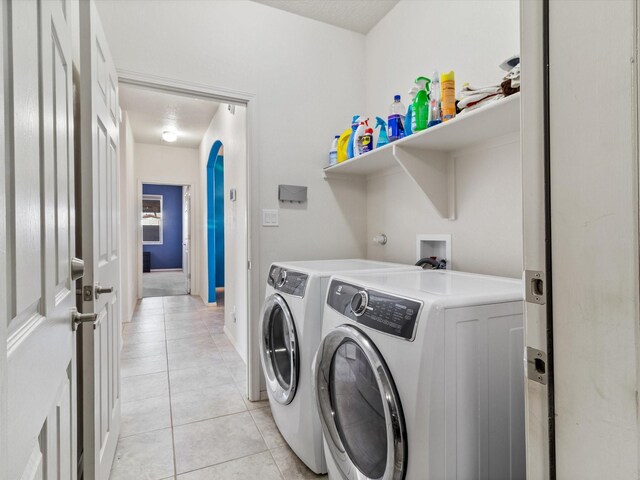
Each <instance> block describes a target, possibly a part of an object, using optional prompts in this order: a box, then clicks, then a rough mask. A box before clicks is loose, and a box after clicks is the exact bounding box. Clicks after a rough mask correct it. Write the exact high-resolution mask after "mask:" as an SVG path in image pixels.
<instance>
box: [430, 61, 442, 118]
mask: <svg viewBox="0 0 640 480" xmlns="http://www.w3.org/2000/svg"><path fill="white" fill-rule="evenodd" d="M432 78H433V79H432V80H431V98H430V100H429V123H428V124H427V127H433V126H434V125H438V124H439V123H442V113H441V111H440V75H438V72H437V71H436V72H433V77H432Z"/></svg>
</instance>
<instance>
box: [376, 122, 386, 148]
mask: <svg viewBox="0 0 640 480" xmlns="http://www.w3.org/2000/svg"><path fill="white" fill-rule="evenodd" d="M378 127H380V132H379V133H378V143H376V148H380V147H384V146H385V145H386V144H387V143H389V136H388V135H387V122H385V121H384V120H383V119H382V118H380V117H376V128H378Z"/></svg>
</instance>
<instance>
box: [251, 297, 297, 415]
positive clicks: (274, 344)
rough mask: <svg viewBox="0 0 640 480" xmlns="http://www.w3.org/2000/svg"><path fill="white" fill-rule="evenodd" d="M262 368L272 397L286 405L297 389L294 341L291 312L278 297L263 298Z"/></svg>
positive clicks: (295, 339)
mask: <svg viewBox="0 0 640 480" xmlns="http://www.w3.org/2000/svg"><path fill="white" fill-rule="evenodd" d="M260 331H261V332H262V335H261V342H260V343H261V345H260V353H261V356H262V366H263V370H264V375H265V377H266V380H267V387H268V388H269V390H270V391H271V394H272V398H274V399H275V400H276V401H277V402H278V403H281V404H283V405H288V404H289V403H291V401H292V400H293V398H294V397H295V394H296V388H297V386H298V370H299V365H298V362H299V360H298V359H299V356H298V338H297V336H296V328H295V324H294V321H293V316H292V315H291V311H290V310H289V307H288V306H287V302H285V300H284V298H282V296H280V295H278V294H274V295H271V296H270V297H269V298H267V300H266V302H265V304H264V308H263V312H262V320H261V328H260Z"/></svg>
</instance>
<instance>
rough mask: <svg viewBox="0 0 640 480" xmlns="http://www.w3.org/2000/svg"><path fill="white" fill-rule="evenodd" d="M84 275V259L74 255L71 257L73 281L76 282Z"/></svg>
mask: <svg viewBox="0 0 640 480" xmlns="http://www.w3.org/2000/svg"><path fill="white" fill-rule="evenodd" d="M82 277H84V260H82V259H81V258H76V257H73V258H72V259H71V281H72V282H75V281H76V280H79V279H81V278H82Z"/></svg>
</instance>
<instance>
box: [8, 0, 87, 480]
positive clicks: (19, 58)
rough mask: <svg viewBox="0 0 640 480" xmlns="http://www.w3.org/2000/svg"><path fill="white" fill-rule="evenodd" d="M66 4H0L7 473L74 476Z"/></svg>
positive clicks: (28, 0)
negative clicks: (3, 140) (4, 141)
mask: <svg viewBox="0 0 640 480" xmlns="http://www.w3.org/2000/svg"><path fill="white" fill-rule="evenodd" d="M68 6H69V5H68V3H67V2H66V1H57V2H51V1H36V0H6V1H3V2H2V8H3V9H4V10H3V14H2V28H0V30H1V31H2V32H3V35H5V37H4V39H3V40H4V41H5V42H6V44H5V45H4V54H5V55H6V56H5V57H4V61H3V64H2V68H3V71H4V79H5V81H6V84H5V89H6V90H5V97H4V100H5V102H6V103H5V123H4V129H3V131H4V135H5V140H6V149H5V153H6V154H7V155H6V157H5V158H4V165H3V168H4V172H5V175H6V178H5V183H4V187H5V188H4V189H3V193H4V200H5V202H6V204H5V205H4V208H5V209H6V210H5V213H6V237H5V238H6V242H7V243H6V255H7V257H6V259H7V265H6V278H7V281H6V283H5V282H3V284H2V285H1V286H0V288H2V289H3V290H4V292H3V294H2V296H1V297H0V298H5V299H6V305H4V306H5V307H6V309H5V312H7V314H8V315H7V318H6V332H7V338H3V337H2V332H3V330H0V340H2V341H3V342H5V341H6V349H7V354H6V355H7V379H6V387H7V394H6V396H7V401H6V409H7V426H6V431H4V432H3V434H4V435H6V441H7V446H6V449H7V462H6V469H7V472H6V478H8V479H10V480H18V479H41V478H42V479H45V478H46V479H60V480H66V479H74V478H76V436H75V433H76V400H75V398H76V389H75V339H74V332H73V330H72V328H71V312H72V309H73V308H74V306H75V301H76V298H75V288H74V285H73V282H72V280H71V268H70V265H71V258H72V256H73V254H74V252H75V241H74V234H75V231H74V229H75V227H74V218H75V214H74V196H73V171H74V168H73V162H74V158H73V96H72V91H73V90H72V65H71V55H72V54H71V33H70V27H69V23H68V18H67V15H68V11H69V10H68ZM2 319H3V321H5V320H4V315H3V317H2ZM3 327H4V325H3ZM4 467H5V465H3V468H4ZM3 473H4V472H3ZM2 478H5V477H4V476H2Z"/></svg>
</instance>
